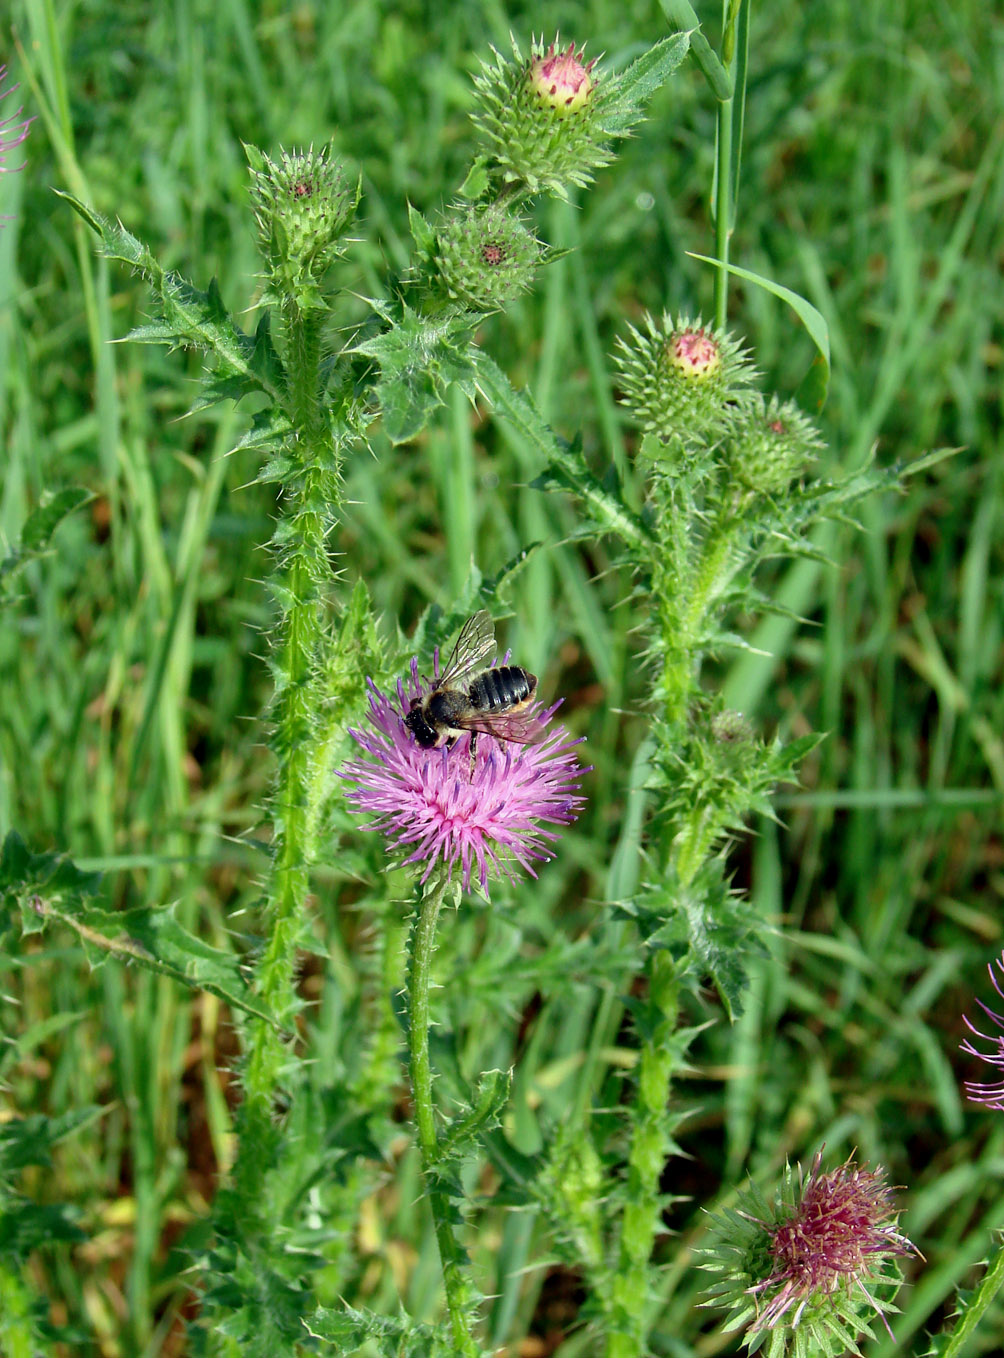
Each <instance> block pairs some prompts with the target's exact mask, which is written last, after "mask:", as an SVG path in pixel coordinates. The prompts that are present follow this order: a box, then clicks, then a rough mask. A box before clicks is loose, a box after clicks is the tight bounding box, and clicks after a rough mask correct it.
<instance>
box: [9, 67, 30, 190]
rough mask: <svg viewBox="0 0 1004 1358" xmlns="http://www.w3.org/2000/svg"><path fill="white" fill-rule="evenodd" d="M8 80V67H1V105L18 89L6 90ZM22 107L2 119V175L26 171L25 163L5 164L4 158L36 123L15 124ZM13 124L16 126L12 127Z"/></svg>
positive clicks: (13, 87) (25, 120) (19, 106)
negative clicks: (5, 84) (5, 85)
mask: <svg viewBox="0 0 1004 1358" xmlns="http://www.w3.org/2000/svg"><path fill="white" fill-rule="evenodd" d="M6 79H7V67H6V66H0V104H2V103H3V101H4V100H5V99H6V98H8V97H9V96H10V95H12V94H13V93H14V92H15V91H16V90H17V89H18V86H17V85H11V86H10V87H9V88H8V89H4V83H5V81H6ZM22 107H23V105H21V104H19V105H18V107H17V108H16V109H15V110H14V112H13V113H12V114H10V115H9V117H7V118H0V174H10V173H12V172H14V171H16V170H23V169H24V165H25V162H24V161H22V162H21V164H20V165H5V164H4V157H5V156H6V155H7V153H8V151H13V150H14V148H15V147H17V146H20V145H21V143H22V142H23V141H24V139H25V138H26V137H27V135H28V129H29V128H30V127H31V125H32V123H33V122H34V121H35V120H34V118H25V119H24V120H23V121H21V122H20V123H15V120H16V119H17V118H20V116H21V109H22ZM11 124H15V125H14V126H11Z"/></svg>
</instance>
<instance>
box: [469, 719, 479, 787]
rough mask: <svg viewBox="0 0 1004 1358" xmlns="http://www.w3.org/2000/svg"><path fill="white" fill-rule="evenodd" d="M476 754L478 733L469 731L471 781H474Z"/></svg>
mask: <svg viewBox="0 0 1004 1358" xmlns="http://www.w3.org/2000/svg"><path fill="white" fill-rule="evenodd" d="M477 756H478V733H477V731H472V732H471V782H472V783H473V782H474V761H475V760H476V759H477Z"/></svg>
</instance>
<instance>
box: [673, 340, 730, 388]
mask: <svg viewBox="0 0 1004 1358" xmlns="http://www.w3.org/2000/svg"><path fill="white" fill-rule="evenodd" d="M665 354H666V359H667V361H668V363H669V365H670V367H671V368H673V369H675V371H676V372H678V373H679V374H680V375H681V376H682V377H685V378H692V379H693V380H695V381H698V382H703V381H706V380H707V379H708V378H709V377H714V375H715V373H717V372H718V370H719V369H720V368H721V366H722V351H721V347H720V345H719V343H718V341H717V340H716V339H715V337H714V336H713V335H709V334H708V332H707V331H706V330H703V329H694V328H693V327H688V328H687V329H685V330H677V331H676V332H675V333H674V334H672V335H671V336H670V337H669V340H668V341H667V344H666V348H665Z"/></svg>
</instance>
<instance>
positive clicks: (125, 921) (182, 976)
mask: <svg viewBox="0 0 1004 1358" xmlns="http://www.w3.org/2000/svg"><path fill="white" fill-rule="evenodd" d="M100 883H101V877H100V874H99V873H87V872H81V871H80V869H79V868H77V867H76V866H75V865H74V864H73V863H72V862H71V860H70V859H69V858H67V857H66V856H65V854H57V853H41V854H33V853H32V852H31V851H30V850H29V849H28V847H27V845H26V844H25V843H24V840H22V839H21V837H20V835H18V834H17V832H16V831H14V830H12V831H11V832H10V833H9V834H8V835H7V838H6V840H5V841H4V846H3V853H2V855H0V927H5V928H7V929H10V928H12V927H13V925H14V919H13V914H14V911H15V910H17V909H18V908H20V912H21V928H22V931H23V932H25V933H35V932H38V931H39V930H41V929H42V928H44V926H45V923H46V922H47V921H51V920H54V919H55V920H59V921H60V922H62V923H63V924H67V925H69V927H70V928H71V929H73V930H74V931H75V933H76V934H77V935H78V937H79V938H80V939H81V941H82V942H83V943H84V945H85V946H86V948H87V949H88V952H89V955H90V956H91V957H92V958H93V959H94V961H95V962H96V963H100V962H101V961H103V960H105V959H106V958H108V957H119V958H121V959H122V960H124V961H127V962H130V961H131V962H137V963H139V965H140V966H143V967H146V968H147V969H148V970H150V971H155V972H158V973H160V974H161V975H164V976H170V977H172V978H173V979H174V980H176V981H181V982H182V984H184V985H187V986H189V987H191V988H192V989H196V990H208V991H210V992H211V993H212V994H214V995H218V996H219V997H220V999H223V1000H226V1002H227V1003H228V1004H232V1005H234V1006H236V1007H237V1008H238V1009H243V1010H244V1011H246V1012H247V1013H250V1014H255V1015H257V1017H259V1018H263V1019H265V1021H266V1022H268V1023H270V1024H272V1025H273V1027H278V1025H277V1023H276V1020H275V1018H274V1016H273V1015H272V1013H271V1012H270V1011H269V1009H268V1008H267V1007H266V1006H265V1005H264V1004H262V1003H261V1001H260V1000H259V999H258V998H257V997H256V996H255V995H254V993H253V992H252V990H251V989H250V987H249V986H248V984H247V982H246V981H245V980H244V977H243V974H242V972H241V968H240V963H239V961H238V959H237V958H236V957H235V956H234V955H233V954H232V953H229V952H225V951H223V950H222V949H221V948H215V947H213V946H212V945H211V944H209V943H206V942H204V941H203V940H202V939H200V938H196V936H195V935H194V934H191V933H189V932H188V930H187V929H183V928H182V926H181V925H180V924H179V923H178V921H177V920H176V919H175V918H174V908H173V907H171V906H168V907H165V908H163V909H158V910H151V909H148V908H146V907H144V906H138V907H136V908H135V909H132V910H123V911H115V910H105V909H103V908H101V907H99V906H96V905H91V904H89V903H88V902H89V901H90V900H91V899H92V898H93V897H94V896H96V895H97V894H98V891H99V889H100Z"/></svg>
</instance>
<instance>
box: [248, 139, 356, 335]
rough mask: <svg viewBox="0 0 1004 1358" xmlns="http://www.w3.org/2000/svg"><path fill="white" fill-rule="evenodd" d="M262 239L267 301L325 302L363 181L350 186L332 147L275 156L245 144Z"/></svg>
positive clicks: (303, 304) (308, 306)
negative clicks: (324, 287)
mask: <svg viewBox="0 0 1004 1358" xmlns="http://www.w3.org/2000/svg"><path fill="white" fill-rule="evenodd" d="M244 149H245V152H246V153H247V158H248V163H249V165H250V167H251V198H252V202H253V206H254V212H255V217H256V218H257V221H258V233H259V243H260V246H261V251H262V254H263V255H264V256H265V259H266V260H267V262H268V265H269V281H270V284H271V292H270V294H269V298H268V299H266V300H274V301H278V302H282V300H283V299H284V298H288V297H290V296H292V297H293V298H295V300H296V303H297V305H298V306H299V307H300V309H301V310H303V311H305V310H309V309H311V308H312V307H315V306H318V305H321V304H322V299H321V295H320V283H321V280H322V279H323V277H324V275H325V274H326V273H327V271H328V269H329V268H330V267H331V265H332V263H333V262H334V261H335V259H336V258H338V256H339V255H340V254H341V253H342V247H341V240H342V237H343V236H344V233H345V231H346V230H347V228H348V226H349V224H350V223H351V221H352V219H353V217H354V216H355V212H356V207H357V205H358V202H359V185H358V184H355V185H351V184H350V183H349V182H348V180H347V178H346V176H345V174H344V171H343V170H342V167H341V166H340V165H339V164H338V163H337V162H336V161H335V160H333V159H332V158H331V152H330V149H329V148H322V149H321V150H320V151H315V150H314V148H313V147H311V148H310V149H309V150H308V151H292V152H286V151H282V150H280V153H279V159H278V161H274V160H272V159H271V158H270V157H269V156H267V155H265V153H264V152H262V151H259V150H258V148H257V147H256V146H245V148H244Z"/></svg>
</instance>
